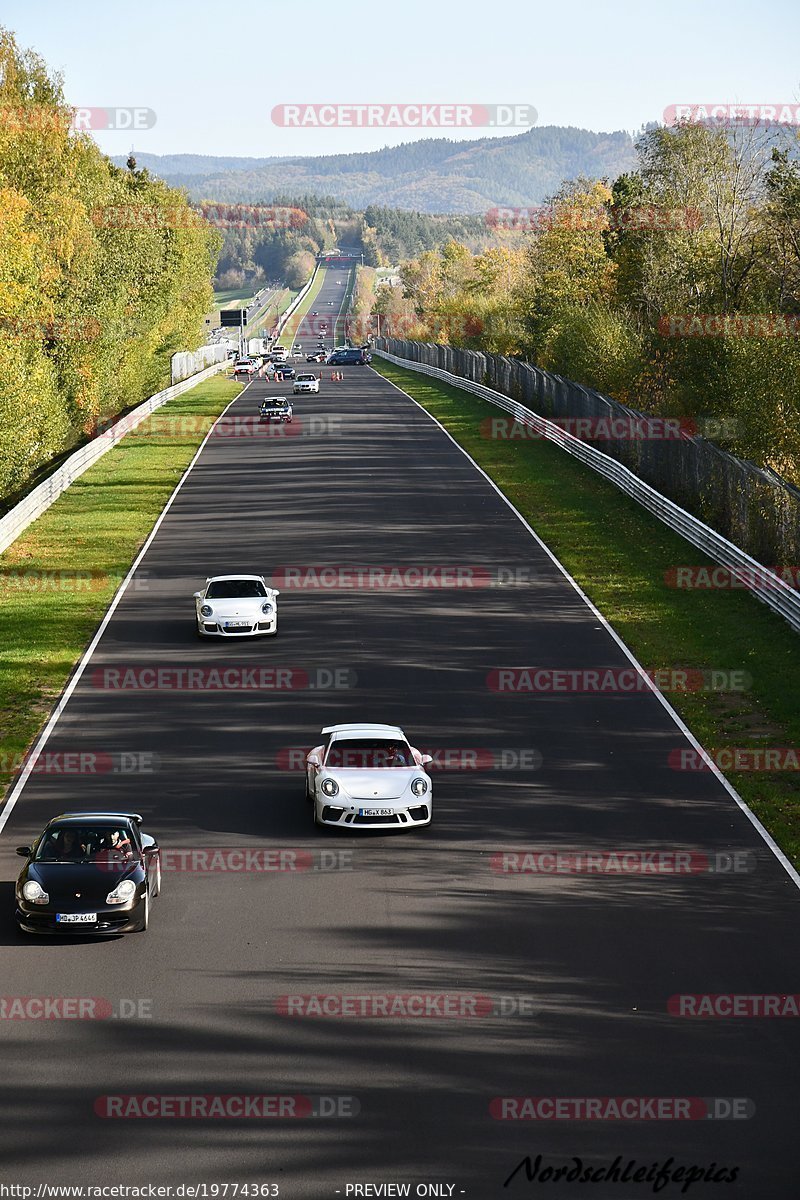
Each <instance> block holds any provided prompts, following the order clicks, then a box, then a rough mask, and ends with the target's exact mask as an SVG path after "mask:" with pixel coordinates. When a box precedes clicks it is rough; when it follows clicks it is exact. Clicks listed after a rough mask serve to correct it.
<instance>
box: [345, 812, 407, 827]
mask: <svg viewBox="0 0 800 1200" xmlns="http://www.w3.org/2000/svg"><path fill="white" fill-rule="evenodd" d="M353 824H354V825H401V824H402V821H401V820H400V817H399V816H398V815H397V813H392V815H391V816H390V817H360V816H359V815H358V813H356V815H355V816H354V817H353Z"/></svg>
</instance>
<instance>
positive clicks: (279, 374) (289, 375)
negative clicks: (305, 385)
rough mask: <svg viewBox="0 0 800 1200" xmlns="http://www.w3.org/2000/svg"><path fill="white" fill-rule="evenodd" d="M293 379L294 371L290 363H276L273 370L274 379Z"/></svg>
mask: <svg viewBox="0 0 800 1200" xmlns="http://www.w3.org/2000/svg"><path fill="white" fill-rule="evenodd" d="M294 377H295V369H294V367H293V366H292V365H291V363H287V362H283V363H278V365H277V367H276V368H275V378H276V379H294Z"/></svg>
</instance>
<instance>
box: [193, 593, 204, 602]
mask: <svg viewBox="0 0 800 1200" xmlns="http://www.w3.org/2000/svg"><path fill="white" fill-rule="evenodd" d="M194 598H195V600H202V599H203V593H202V592H195V594H194Z"/></svg>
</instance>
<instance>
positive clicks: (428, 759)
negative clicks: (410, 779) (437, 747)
mask: <svg viewBox="0 0 800 1200" xmlns="http://www.w3.org/2000/svg"><path fill="white" fill-rule="evenodd" d="M432 762H433V755H432V754H423V755H422V765H423V767H427V765H428V763H432Z"/></svg>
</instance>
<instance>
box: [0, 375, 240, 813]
mask: <svg viewBox="0 0 800 1200" xmlns="http://www.w3.org/2000/svg"><path fill="white" fill-rule="evenodd" d="M252 382H253V381H252V379H251V380H250V381H249V382H248V383H247V384H246V385H245V386H244V387H243V388H242V390H241V391H240V392H239V395H238V396H234V398H233V400H231V402H230V404H226V405H225V408H224V409H223V410H222V412H221V413H220V414H219V416H218V417H217V419H216V421H214V424H213V425H212V426H211V428H210V429H209V431H208V433H207V434H206V436H205V437H204V438H203V440H202V442H201V443H200V445H199V446H198V448H197V453H196V454H195V456H194V458H193V459H192V461H191V462H190V463H189V465H188V467H187V468H186V470H185V471H184V473H183V475H181V477H180V479H179V480H178V483H177V485H176V487H175V490H174V492H173V493H172V495H171V496H170V498H169V500H168V501H167V503H166V504H165V505H164V507H163V509H162V510H161V512H160V514H159V516H158V519H157V520H156V523H155V525H154V526H153V528H152V529H151V530H150V534H149V536H148V538H147V541H146V542H145V544H144V545H143V546H142V548H141V550H140V551H139V553H138V554H137V556H136V558H135V560H134V562H133V564H132V566H131V569H130V570H129V571H128V574H127V575H126V576H125V578H124V579H123V581H122V583H121V584H120V585H119V588H118V589H117V591H116V592H115V594H114V598H113V600H112V601H111V603H110V604H109V606H108V608H107V609H106V613H105V616H104V617H103V620H102V621H101V622H100V627H99V629H98V630H97V632H96V633H95V635H94V637H93V638H92V640H91V642H90V643H89V645H88V647H87V648H86V650H85V651H84V653H83V657H82V658H81V659H80V661H79V663H78V665H77V667H76V668H75V670H74V671H73V673H72V675H71V676H70V678H69V680H68V682H67V686H66V687H65V688H64V691H63V692H62V693H61V696H60V697H59V700H58V703H57V704H56V706H55V708H54V709H53V711H52V713H51V714H50V719H49V720H48V722H47V724H46V725H45V727H44V729H43V730H42V732H41V733H40V734H39V738H38V740H37V742H36V745H35V746H34V748H33V750H32V751H31V753H30V755H29V756H28V758H27V759H26V761H25V766H24V767H23V768H22V771H21V773H20V777H19V779H18V780H17V782H16V783H15V784H14V787H13V788H12V790H11V792H10V794H9V796H8V799H7V800H6V802H5V806H4V808H3V811H2V813H0V833H2V832H3V830H4V829H5V827H6V823H7V821H8V818H9V817H10V816H11V814H12V812H13V811H14V806H15V805H16V803H17V801H18V800H19V798H20V796H21V794H22V790H23V788H24V787H25V784H26V783H27V782H28V778H29V777H30V775H31V772H32V771H33V769H34V767H35V766H36V763H37V761H38V758H39V755H40V754H41V753H42V750H43V749H44V748H45V746H46V745H47V741H48V739H49V737H50V734H51V733H52V732H53V730H54V729H55V727H56V725H57V724H58V720H59V717H60V716H61V714H62V713H63V711H64V709H65V708H66V706H67V702H68V700H69V698H70V696H71V695H72V693H73V692H74V691H75V688H76V687H77V685H78V681H79V680H80V678H81V676H82V675H83V673H84V671H85V670H86V668H87V666H88V665H89V660H90V658H91V657H92V655H93V654H94V652H95V650H96V649H97V646H98V643H99V642H100V639H101V638H102V636H103V634H104V633H105V631H106V628H107V626H108V623H109V621H110V620H111V618H112V616H113V615H114V612H115V610H116V607H117V605H118V604H119V602H120V600H121V599H122V597H123V596H124V595H125V592H126V591H127V588H128V584H129V583H130V581H131V580H132V579H133V576H134V575H135V574H136V571H137V569H138V567H139V564H140V563H141V561H142V559H143V558H144V556H145V554H147V551H148V550H149V549H150V546H151V545H152V542H153V539H154V538H155V536H156V534H157V533H158V530H159V528H160V526H161V522H162V521H163V520H164V518H165V517H166V515H167V513H168V512H169V510H170V509H171V508H172V505H173V504H174V502H175V498H176V496H177V495H178V492H179V491H180V490H181V488H182V487H183V485H184V483H185V482H186V480H187V479H188V478H189V474H190V472H191V471H192V468H193V467H194V466H195V464H196V462H197V460H198V458H199V457H200V455H201V454H202V453H203V450H204V449H205V444H206V442H207V441H208V439H209V438H210V437H211V434H212V433H213V432H214V426H215V425H216V424H217V422H218V421H221V420H222V418H223V417H224V416H225V413H226V412H227V411H228V409H229V408H230V406H231V404H235V403H236V401H237V400H239V399H240V398H241V397H242V396H243V395H244V394H245V392H246V391H247V389H248V388H249V387H250V384H251V383H252Z"/></svg>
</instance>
